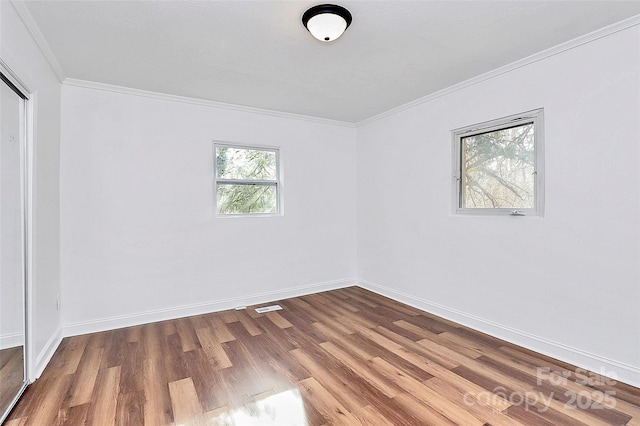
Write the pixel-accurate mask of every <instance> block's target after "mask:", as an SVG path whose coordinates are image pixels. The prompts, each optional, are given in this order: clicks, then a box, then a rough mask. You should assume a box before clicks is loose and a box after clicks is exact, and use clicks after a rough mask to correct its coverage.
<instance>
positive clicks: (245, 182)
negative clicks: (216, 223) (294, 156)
mask: <svg viewBox="0 0 640 426" xmlns="http://www.w3.org/2000/svg"><path fill="white" fill-rule="evenodd" d="M219 147H220V148H236V149H246V150H254V151H268V152H273V153H275V155H276V179H275V180H249V179H220V178H218V170H217V163H218V162H217V159H218V156H217V148H219ZM280 151H281V149H280V147H277V146H269V145H253V144H252V145H248V144H237V143H231V142H225V141H213V196H214V205H215V209H214V210H215V216H216V218H234V217H235V218H237V217H274V216H283V215H284V211H283V202H282V192H283V191H282V188H283V183H282V158H281V156H280ZM218 183H223V184H232V185H261V186H275V188H276V211H275V212H274V213H218V194H217V192H218Z"/></svg>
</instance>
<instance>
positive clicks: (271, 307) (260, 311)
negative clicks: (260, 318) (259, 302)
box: [256, 305, 282, 314]
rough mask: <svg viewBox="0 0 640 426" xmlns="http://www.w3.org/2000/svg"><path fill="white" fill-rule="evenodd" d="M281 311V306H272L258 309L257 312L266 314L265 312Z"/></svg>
mask: <svg viewBox="0 0 640 426" xmlns="http://www.w3.org/2000/svg"><path fill="white" fill-rule="evenodd" d="M280 309H282V306H280V305H271V306H265V307H262V308H256V312H257V313H259V314H264V313H265V312H271V311H279V310H280Z"/></svg>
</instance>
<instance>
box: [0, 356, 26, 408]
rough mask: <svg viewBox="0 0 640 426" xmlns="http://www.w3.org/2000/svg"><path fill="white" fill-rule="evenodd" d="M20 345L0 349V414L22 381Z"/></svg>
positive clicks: (22, 365) (22, 359)
mask: <svg viewBox="0 0 640 426" xmlns="http://www.w3.org/2000/svg"><path fill="white" fill-rule="evenodd" d="M23 354H24V351H23V348H22V346H14V347H12V348H6V349H2V350H0V416H2V414H4V412H5V410H6V409H7V408H8V407H9V405H10V404H11V403H12V402H13V400H14V398H15V396H16V394H17V393H18V391H19V390H20V389H22V385H23V383H24V356H23Z"/></svg>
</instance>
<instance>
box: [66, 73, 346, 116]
mask: <svg viewBox="0 0 640 426" xmlns="http://www.w3.org/2000/svg"><path fill="white" fill-rule="evenodd" d="M62 84H63V85H66V86H74V87H83V88H85V89H95V90H103V91H106V92H114V93H122V94H125V95H132V96H141V97H144V98H152V99H161V100H164V101H171V102H180V103H185V104H192V105H202V106H206V107H212V108H220V109H226V110H233V111H240V112H249V113H253V114H261V115H268V116H271V117H279V118H288V119H293V120H302V121H310V122H313V123H319V124H328V125H331V126H341V127H349V128H355V127H356V125H355V123H349V122H346V121H339V120H331V119H329V118H320V117H312V116H309V115H303V114H294V113H290V112H282V111H275V110H270V109H263V108H256V107H249V106H243V105H236V104H227V103H224V102H216V101H210V100H207V99H199V98H191V97H187V96H178V95H169V94H166V93H160V92H152V91H148V90H142V89H134V88H131V87H123V86H116V85H113V84H106V83H98V82H95V81H87V80H79V79H75V78H65V80H64V81H63V82H62Z"/></svg>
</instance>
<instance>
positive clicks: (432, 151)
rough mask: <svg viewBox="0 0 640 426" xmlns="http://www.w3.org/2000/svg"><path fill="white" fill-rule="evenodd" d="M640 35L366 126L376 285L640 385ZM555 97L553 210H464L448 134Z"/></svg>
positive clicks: (362, 132)
mask: <svg viewBox="0 0 640 426" xmlns="http://www.w3.org/2000/svg"><path fill="white" fill-rule="evenodd" d="M639 40H640V32H639V30H638V27H637V26H636V27H632V28H631V29H627V30H624V31H621V32H618V33H615V34H613V35H610V36H607V37H605V38H601V39H598V40H595V41H593V42H590V43H587V44H585V45H583V46H580V47H577V48H574V49H571V50H569V51H566V52H564V53H561V54H557V55H554V56H551V57H549V58H547V59H544V60H541V61H538V62H535V63H532V64H530V65H528V66H525V67H522V68H519V69H516V70H514V71H511V72H508V73H506V74H503V75H500V76H497V77H494V78H491V79H489V80H486V81H483V82H481V83H478V84H475V85H472V86H470V87H467V88H464V89H462V90H459V91H456V92H453V93H450V94H448V95H445V96H443V97H440V98H436V99H433V100H431V101H429V102H426V103H422V104H420V105H418V106H415V107H413V108H410V109H407V110H404V111H401V112H397V113H395V114H393V115H391V116H389V117H386V118H383V119H380V120H377V121H374V122H372V123H370V124H367V125H364V126H362V127H360V128H359V129H358V194H359V195H358V252H359V254H358V265H359V279H360V281H361V283H362V284H363V285H364V286H367V287H369V288H372V289H373V290H376V291H379V292H382V293H385V294H388V295H390V296H392V297H395V298H396V299H399V300H403V301H405V302H408V303H410V304H413V305H415V306H419V307H422V308H424V309H426V310H430V311H432V312H435V313H438V314H440V315H443V316H447V317H449V318H453V319H455V320H457V321H459V322H462V323H464V324H468V325H471V326H472V327H475V328H477V329H480V330H485V331H488V332H491V333H492V334H494V335H498V336H502V337H505V338H508V339H509V340H512V341H515V342H517V343H521V344H523V345H525V346H528V347H531V348H533V349H537V350H539V351H541V352H545V353H549V354H551V355H555V356H558V357H561V358H563V359H565V360H568V361H571V362H574V363H577V364H578V365H582V366H585V367H589V368H591V369H593V370H596V371H600V369H601V368H604V369H605V370H606V371H608V372H614V373H617V374H618V376H619V377H620V378H621V379H623V380H625V381H627V382H631V383H634V384H636V385H639V384H640V309H639V306H640V266H639V264H640V172H639V170H640V150H639V147H640V144H639V141H640V128H639V125H638V117H639V116H640V84H639V81H640V79H639V78H638V77H639V75H640V73H639V69H638V68H639V65H640V45H639ZM540 107H544V109H545V126H546V135H545V136H546V142H545V144H546V213H545V217H544V218H541V219H538V218H529V217H525V218H512V217H504V218H484V217H471V218H470V217H454V216H452V215H451V213H450V211H451V206H450V203H451V201H450V200H451V176H452V171H451V136H450V131H451V130H452V129H455V128H459V127H462V126H466V125H471V124H474V123H479V122H482V121H486V120H490V119H494V118H499V117H504V116H507V115H510V114H516V113H519V112H525V111H528V110H532V109H535V108H540Z"/></svg>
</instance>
